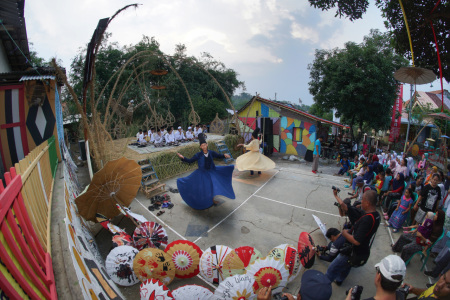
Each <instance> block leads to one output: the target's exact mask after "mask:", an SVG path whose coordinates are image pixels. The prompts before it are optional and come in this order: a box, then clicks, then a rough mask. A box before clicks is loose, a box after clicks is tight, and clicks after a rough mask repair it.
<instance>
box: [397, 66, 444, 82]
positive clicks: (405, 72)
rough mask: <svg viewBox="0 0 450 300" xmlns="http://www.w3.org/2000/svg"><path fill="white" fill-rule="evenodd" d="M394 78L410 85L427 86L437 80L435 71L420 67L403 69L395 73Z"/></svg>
mask: <svg viewBox="0 0 450 300" xmlns="http://www.w3.org/2000/svg"><path fill="white" fill-rule="evenodd" d="M394 78H395V79H397V80H398V81H400V82H404V83H410V84H427V83H430V82H433V81H435V80H436V75H434V73H433V71H431V70H428V69H424V68H418V67H402V68H400V69H398V70H397V71H395V73H394Z"/></svg>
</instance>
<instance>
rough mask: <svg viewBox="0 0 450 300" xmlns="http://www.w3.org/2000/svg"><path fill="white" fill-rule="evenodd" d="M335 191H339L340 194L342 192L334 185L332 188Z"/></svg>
mask: <svg viewBox="0 0 450 300" xmlns="http://www.w3.org/2000/svg"><path fill="white" fill-rule="evenodd" d="M331 188H332V189H333V190H335V191H337V192H338V193H339V192H340V191H341V190H340V189H339V188H337V187H335V186H334V185H333V186H332V187H331Z"/></svg>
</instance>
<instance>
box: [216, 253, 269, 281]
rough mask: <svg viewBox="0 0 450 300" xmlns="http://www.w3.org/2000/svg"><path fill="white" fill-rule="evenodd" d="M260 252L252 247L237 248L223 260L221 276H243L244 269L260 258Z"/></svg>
mask: <svg viewBox="0 0 450 300" xmlns="http://www.w3.org/2000/svg"><path fill="white" fill-rule="evenodd" d="M261 257H262V255H261V252H259V251H258V250H256V249H255V248H253V247H249V246H244V247H239V248H236V249H234V250H233V251H231V252H230V253H228V254H227V256H226V257H225V259H224V260H223V268H222V272H223V276H224V277H228V276H233V275H237V274H244V273H245V268H247V266H248V265H249V264H251V263H252V262H254V261H255V260H256V259H258V258H261Z"/></svg>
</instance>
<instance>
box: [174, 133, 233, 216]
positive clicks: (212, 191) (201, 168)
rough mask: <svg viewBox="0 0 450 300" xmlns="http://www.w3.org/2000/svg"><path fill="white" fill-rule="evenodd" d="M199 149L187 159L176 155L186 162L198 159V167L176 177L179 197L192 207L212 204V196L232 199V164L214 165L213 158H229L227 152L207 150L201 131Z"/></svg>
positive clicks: (204, 207)
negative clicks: (180, 176)
mask: <svg viewBox="0 0 450 300" xmlns="http://www.w3.org/2000/svg"><path fill="white" fill-rule="evenodd" d="M198 138H199V142H200V149H202V151H200V152H198V153H197V154H195V155H194V156H193V157H192V158H191V159H187V158H186V157H184V156H183V155H181V154H180V153H177V155H178V157H179V158H181V160H182V161H184V162H187V163H193V162H195V161H198V169H197V170H195V171H194V172H193V173H192V174H191V175H189V176H187V177H183V178H178V179H177V187H178V191H179V192H180V195H181V198H183V200H184V202H186V203H187V204H188V205H189V206H190V207H192V208H194V209H206V208H210V207H211V206H213V205H214V201H213V199H214V197H215V196H217V195H222V196H225V197H227V198H230V199H234V198H235V195H234V191H233V186H232V185H231V175H232V174H233V170H234V165H231V166H217V167H216V166H215V165H214V160H213V159H214V158H225V157H226V158H230V156H229V155H228V154H225V155H223V154H219V153H217V152H214V151H211V150H208V143H207V142H206V140H205V136H204V134H203V133H201V134H199V136H198Z"/></svg>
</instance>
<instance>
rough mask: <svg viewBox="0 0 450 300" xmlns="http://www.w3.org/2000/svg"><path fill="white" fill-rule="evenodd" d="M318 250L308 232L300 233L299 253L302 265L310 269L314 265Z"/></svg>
mask: <svg viewBox="0 0 450 300" xmlns="http://www.w3.org/2000/svg"><path fill="white" fill-rule="evenodd" d="M315 254H316V250H315V248H314V241H313V239H312V238H311V236H310V235H309V233H307V232H302V233H300V237H299V238H298V255H299V257H300V262H301V263H302V265H303V266H304V267H305V268H307V269H309V268H311V267H312V266H313V265H314V259H315Z"/></svg>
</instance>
